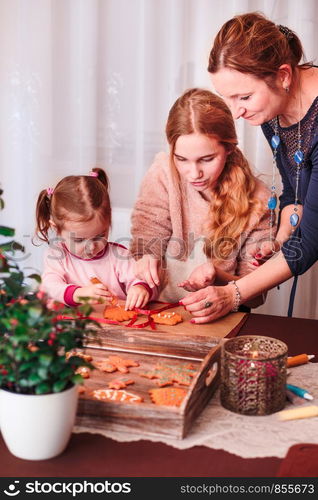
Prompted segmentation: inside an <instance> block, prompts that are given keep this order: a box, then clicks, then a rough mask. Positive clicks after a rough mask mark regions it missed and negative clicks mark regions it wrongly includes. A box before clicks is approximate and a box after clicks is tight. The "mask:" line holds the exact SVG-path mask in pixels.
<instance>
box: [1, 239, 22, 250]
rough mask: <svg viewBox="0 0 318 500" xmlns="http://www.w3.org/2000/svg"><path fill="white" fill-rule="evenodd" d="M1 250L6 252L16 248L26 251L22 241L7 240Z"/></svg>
mask: <svg viewBox="0 0 318 500" xmlns="http://www.w3.org/2000/svg"><path fill="white" fill-rule="evenodd" d="M1 250H3V251H4V252H15V251H16V250H20V251H21V252H24V246H23V245H21V243H18V242H17V241H13V240H11V241H7V242H6V243H2V244H1Z"/></svg>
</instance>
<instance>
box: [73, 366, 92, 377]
mask: <svg viewBox="0 0 318 500" xmlns="http://www.w3.org/2000/svg"><path fill="white" fill-rule="evenodd" d="M75 373H77V374H78V375H81V376H82V377H83V378H89V377H90V369H89V368H87V367H86V366H80V367H79V368H77V370H76V371H75Z"/></svg>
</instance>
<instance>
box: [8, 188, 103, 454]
mask: <svg viewBox="0 0 318 500" xmlns="http://www.w3.org/2000/svg"><path fill="white" fill-rule="evenodd" d="M1 194H2V192H1V191H0V199H1ZM1 208H3V201H2V200H1ZM0 234H1V235H4V236H6V237H8V236H14V230H13V229H11V228H8V227H4V226H0ZM17 249H19V250H23V249H22V247H21V245H18V244H17V243H15V242H13V241H10V242H4V243H1V244H0V273H1V274H0V428H1V432H2V435H3V439H4V440H5V442H6V444H7V446H8V448H9V450H10V451H11V453H12V454H14V455H16V456H18V457H20V458H24V459H29V460H43V459H48V458H51V457H53V456H56V455H58V454H59V453H61V452H62V451H63V450H64V449H65V447H66V445H67V443H68V441H69V438H70V435H71V432H72V428H73V425H74V420H75V415H76V409H77V400H78V389H77V384H78V383H80V382H82V377H81V375H80V374H78V373H76V372H77V370H78V368H79V367H82V366H87V367H89V368H93V366H92V365H90V363H88V362H87V361H86V360H85V359H83V358H82V357H79V356H76V355H74V356H69V355H68V353H69V352H70V351H73V350H74V349H75V350H76V349H77V348H81V347H83V343H84V340H85V334H86V333H88V330H89V332H90V334H92V333H93V332H95V334H96V328H93V329H92V328H91V326H92V325H91V322H88V321H87V320H85V319H83V317H87V316H88V315H89V314H90V312H91V308H90V306H89V305H88V304H84V305H83V306H81V307H80V308H77V309H76V310H75V309H74V310H72V309H70V308H66V307H65V306H64V305H62V304H58V303H55V302H53V301H51V300H48V299H47V297H46V296H45V295H44V294H43V293H42V292H41V291H38V290H32V289H31V288H30V284H28V281H29V280H30V279H33V280H34V279H35V280H37V281H39V276H38V275H35V274H31V275H29V276H25V274H24V273H23V271H21V270H20V269H19V267H18V265H17V264H16V262H15V261H14V259H13V256H14V252H15V251H16V250H17ZM65 314H67V316H68V317H70V316H71V317H74V319H72V320H64V319H63V315H65Z"/></svg>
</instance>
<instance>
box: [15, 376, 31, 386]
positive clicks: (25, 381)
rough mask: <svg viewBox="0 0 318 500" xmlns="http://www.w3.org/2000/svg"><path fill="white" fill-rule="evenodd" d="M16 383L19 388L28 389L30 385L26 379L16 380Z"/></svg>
mask: <svg viewBox="0 0 318 500" xmlns="http://www.w3.org/2000/svg"><path fill="white" fill-rule="evenodd" d="M16 382H17V384H18V385H20V386H21V387H30V386H31V385H32V384H31V383H30V382H29V380H28V379H27V378H21V379H20V380H18V381H16Z"/></svg>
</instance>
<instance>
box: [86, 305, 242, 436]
mask: <svg viewBox="0 0 318 500" xmlns="http://www.w3.org/2000/svg"><path fill="white" fill-rule="evenodd" d="M173 311H177V312H180V314H181V315H182V316H183V317H184V320H185V321H184V322H183V323H179V324H178V325H175V326H170V327H167V326H165V325H156V326H158V329H157V330H156V331H152V330H151V329H149V328H146V329H140V330H138V329H132V328H125V327H124V326H117V325H103V328H102V330H101V331H100V332H99V341H97V340H96V339H93V338H91V339H89V340H88V342H87V347H86V349H85V352H86V353H87V354H90V355H91V356H93V363H94V362H96V361H99V360H102V359H105V358H107V357H108V356H109V355H114V354H116V355H119V356H120V357H122V358H125V359H127V358H129V359H132V360H135V361H137V362H138V363H139V365H140V366H139V367H132V368H129V373H128V374H121V373H119V372H118V371H117V372H113V373H104V372H101V371H99V370H93V371H92V372H91V377H90V378H89V379H86V380H85V387H86V392H85V394H83V395H81V396H80V399H79V405H78V412H77V419H76V425H77V426H82V427H84V428H85V427H86V428H94V429H96V430H98V429H100V430H102V429H106V428H107V429H108V430H113V431H119V432H123V433H131V432H133V433H135V434H141V435H143V436H151V435H153V436H158V435H159V436H165V437H171V438H177V439H182V438H183V437H185V436H186V435H187V433H188V432H189V429H190V428H191V425H192V424H193V422H194V421H195V419H196V418H197V416H198V415H199V414H200V413H201V411H202V410H203V408H204V407H205V405H206V404H207V402H208V401H209V400H210V398H211V397H212V395H213V393H214V391H215V389H216V388H217V385H218V383H219V356H220V346H221V344H222V342H223V338H224V337H225V336H226V335H228V334H230V332H232V331H233V329H235V327H236V329H238V327H239V325H240V324H242V323H243V321H244V319H246V318H245V317H246V315H245V314H244V313H236V314H232V315H229V316H227V317H226V318H224V320H223V321H222V320H220V321H218V322H215V323H211V324H208V325H202V326H198V325H193V324H191V323H189V321H188V320H189V319H190V318H191V316H190V315H189V314H188V313H186V311H184V309H183V307H181V308H179V307H178V308H175V309H173ZM98 314H99V315H100V316H101V311H99V312H98V311H97V313H96V316H98ZM144 320H145V318H144V317H143V318H141V322H143V321H144ZM158 363H160V364H164V365H167V364H168V365H172V364H173V365H174V366H178V367H179V366H182V365H188V364H189V363H191V365H193V367H194V368H195V369H196V370H197V371H196V374H195V376H194V377H193V378H192V382H191V384H190V386H184V385H179V384H176V383H174V384H173V386H174V387H182V388H183V389H185V390H186V396H185V398H184V400H183V401H182V403H181V406H179V407H176V406H159V405H156V404H154V403H153V402H152V401H151V398H150V395H149V392H148V391H149V389H152V388H156V387H158V385H157V384H156V381H155V379H152V380H151V379H147V378H145V377H142V376H141V375H140V373H142V372H147V371H149V370H150V369H152V368H154V367H155V365H156V364H158ZM114 379H133V380H134V384H133V385H129V386H128V387H127V389H126V391H127V392H129V393H133V394H136V395H138V396H141V397H142V398H143V402H142V403H126V402H118V401H111V400H107V401H100V400H97V399H95V398H94V397H93V396H92V391H93V390H95V389H107V388H108V382H110V381H111V380H114Z"/></svg>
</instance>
